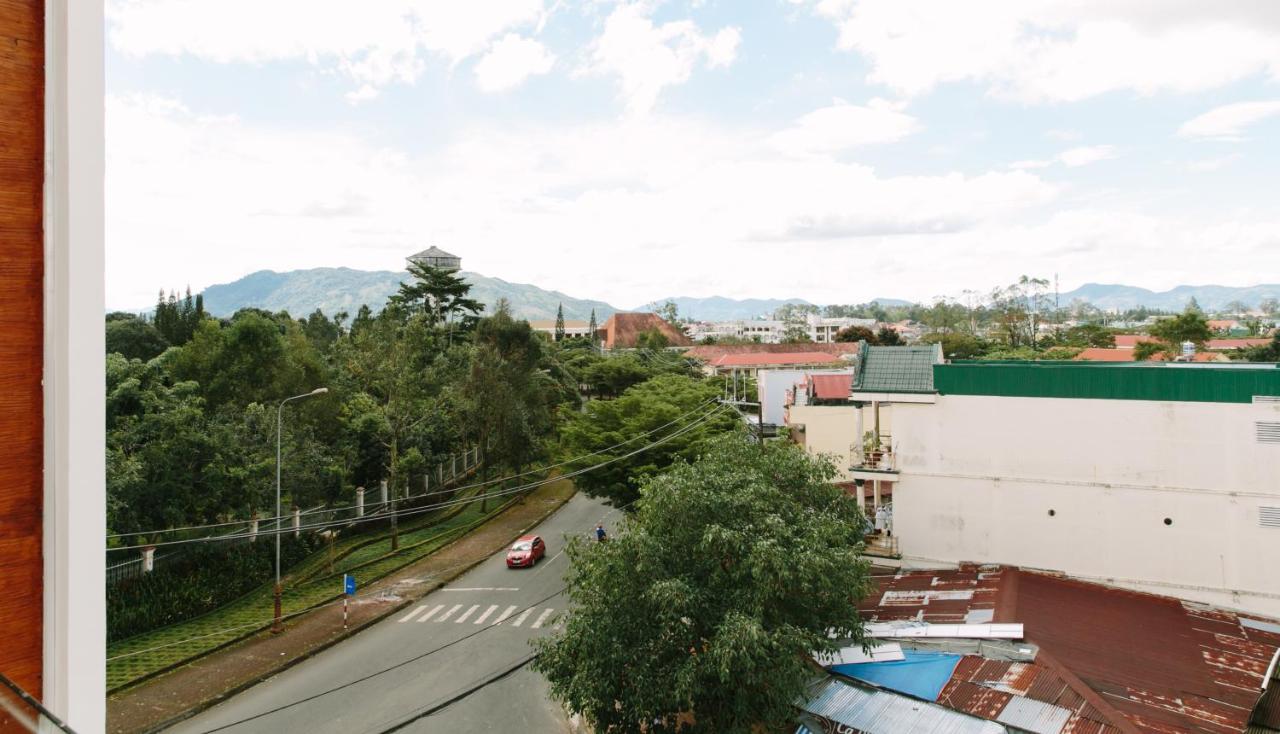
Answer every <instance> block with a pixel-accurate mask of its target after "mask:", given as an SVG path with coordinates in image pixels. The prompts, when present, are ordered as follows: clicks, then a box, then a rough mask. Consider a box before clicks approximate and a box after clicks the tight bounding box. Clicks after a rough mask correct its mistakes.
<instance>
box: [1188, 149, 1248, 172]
mask: <svg viewBox="0 0 1280 734" xmlns="http://www.w3.org/2000/svg"><path fill="white" fill-rule="evenodd" d="M1240 158H1241V156H1240V154H1239V153H1232V154H1230V155H1220V156H1216V157H1214V158H1202V159H1200V160H1196V161H1188V162H1187V163H1186V168H1187V170H1188V171H1195V172H1197V173H1204V172H1206V171H1220V170H1222V169H1223V168H1226V167H1227V166H1229V165H1231V164H1232V163H1235V162H1236V161H1238V160H1240Z"/></svg>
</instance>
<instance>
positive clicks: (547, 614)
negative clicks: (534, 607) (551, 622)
mask: <svg viewBox="0 0 1280 734" xmlns="http://www.w3.org/2000/svg"><path fill="white" fill-rule="evenodd" d="M554 611H555V610H554V609H547V610H544V611H543V612H542V614H539V615H538V618H537V619H535V620H534V621H533V628H534V629H538V628H539V627H541V626H542V623H543V622H545V621H547V617H550V616H551V613H552V612H554Z"/></svg>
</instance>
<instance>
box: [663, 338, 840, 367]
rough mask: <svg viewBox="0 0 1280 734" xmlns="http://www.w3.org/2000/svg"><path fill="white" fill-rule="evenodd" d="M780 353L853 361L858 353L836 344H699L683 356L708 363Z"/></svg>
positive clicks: (838, 343)
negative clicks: (814, 354) (728, 356)
mask: <svg viewBox="0 0 1280 734" xmlns="http://www.w3.org/2000/svg"><path fill="white" fill-rule="evenodd" d="M781 352H822V353H823V354H830V355H833V356H836V357H845V358H846V359H853V358H854V356H855V355H856V354H857V352H858V345H857V344H850V343H844V342H836V343H835V344H810V343H807V342H792V343H789V344H699V345H697V346H694V347H690V348H689V349H687V350H685V352H684V356H686V357H689V358H691V359H696V360H699V361H701V362H703V363H710V362H713V361H715V360H716V359H718V358H720V357H722V356H724V355H726V354H777V353H781Z"/></svg>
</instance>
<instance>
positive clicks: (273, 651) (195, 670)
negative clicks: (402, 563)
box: [107, 480, 574, 734]
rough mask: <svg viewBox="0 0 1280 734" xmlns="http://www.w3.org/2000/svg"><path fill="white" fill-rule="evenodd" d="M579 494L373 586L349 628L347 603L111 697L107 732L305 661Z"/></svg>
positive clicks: (525, 505) (538, 501)
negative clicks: (345, 619)
mask: <svg viewBox="0 0 1280 734" xmlns="http://www.w3.org/2000/svg"><path fill="white" fill-rule="evenodd" d="M573 493H574V489H573V484H572V482H569V481H568V480H562V481H559V482H554V483H552V484H547V485H543V486H542V487H539V488H538V489H536V490H534V491H533V493H531V494H530V495H529V496H527V497H525V498H524V499H523V500H521V501H519V502H517V503H515V504H514V505H512V506H511V507H510V508H508V509H507V510H505V511H503V512H502V513H501V514H499V515H497V516H496V517H494V518H493V519H492V520H489V521H488V522H486V523H485V524H484V525H482V526H480V527H478V528H476V529H475V530H473V531H472V532H470V533H468V534H467V535H465V536H463V537H462V538H459V539H458V540H456V541H454V542H453V543H450V544H449V545H447V546H445V547H444V548H441V549H440V550H439V551H436V552H435V553H433V554H432V555H430V556H428V557H427V558H424V559H422V560H420V561H418V562H416V563H414V564H412V565H409V566H406V567H405V568H402V569H400V570H399V571H397V572H395V573H393V574H391V575H390V576H388V577H386V578H384V579H382V580H380V581H377V582H375V583H373V584H371V585H370V586H369V587H368V588H367V589H364V590H362V591H361V593H360V594H359V595H358V596H357V597H355V598H353V599H352V600H351V603H350V605H349V607H348V613H349V616H348V627H347V629H345V630H344V629H343V627H342V604H341V603H338V604H333V605H330V606H327V607H323V608H320V609H317V610H315V611H313V612H309V613H307V614H304V615H300V616H298V617H295V618H293V619H292V620H289V621H287V622H286V624H285V629H284V631H283V632H282V633H280V634H278V635H272V634H270V633H269V632H264V633H262V634H259V635H256V636H254V637H250V638H248V639H246V640H244V641H242V642H239V643H236V644H235V645H232V646H230V647H227V648H223V649H221V650H218V651H217V652H214V653H212V654H210V655H206V656H205V657H202V658H200V659H198V660H195V661H193V662H191V663H188V664H186V665H184V666H182V667H179V668H177V669H175V670H173V671H170V672H168V673H165V674H163V675H160V676H158V677H156V678H153V679H150V680H148V681H145V682H143V683H141V684H139V685H137V686H134V687H132V688H129V689H126V690H124V691H121V692H119V693H117V694H115V695H113V696H111V697H109V698H108V699H107V730H108V731H110V732H113V733H120V734H129V733H131V732H151V731H158V730H159V729H162V728H164V727H166V726H170V725H172V724H174V723H176V722H177V721H180V720H182V719H184V718H187V717H189V716H192V715H194V714H196V713H199V712H200V711H203V710H204V709H206V708H208V707H210V706H213V705H214V704H217V703H218V702H220V701H222V700H224V699H226V698H228V697H230V696H232V695H234V694H236V693H238V692H240V691H242V690H244V689H246V688H249V687H250V686H252V685H254V684H255V683H257V682H258V681H261V680H263V679H265V678H267V677H270V676H272V675H274V674H276V673H278V672H280V671H281V670H284V669H285V668H288V667H290V666H291V665H294V664H296V663H299V662H301V661H303V660H306V659H307V658H309V657H311V656H313V655H315V654H316V653H318V652H320V651H321V650H323V649H325V648H327V647H329V646H330V645H333V644H335V643H337V642H340V641H342V640H344V639H346V638H347V637H350V636H351V635H353V634H356V633H357V632H359V631H360V630H362V629H364V628H366V627H368V626H369V625H371V624H373V623H374V622H377V621H379V620H381V619H382V618H383V617H386V616H388V615H390V614H392V613H394V612H396V611H397V610H399V609H400V608H402V607H405V606H408V605H410V604H413V603H414V602H416V601H417V600H418V599H420V598H422V597H424V596H426V595H427V594H429V593H430V592H432V591H435V590H436V589H438V588H439V587H441V586H443V585H444V584H446V583H448V582H449V581H451V580H453V579H454V578H457V577H458V576H460V575H462V574H463V573H465V572H466V571H467V570H468V569H470V568H471V567H472V566H475V565H476V564H478V563H480V562H481V561H483V560H484V559H486V558H488V557H489V556H491V555H493V554H494V553H497V552H498V551H499V550H502V549H503V548H504V547H506V546H507V545H508V544H509V543H511V541H512V540H513V539H514V538H516V537H517V536H519V535H521V534H523V533H524V532H525V531H527V530H528V529H529V528H531V527H533V526H534V525H537V524H538V523H539V522H541V521H542V520H543V519H544V518H545V517H547V516H548V515H550V514H551V513H552V512H555V511H556V510H557V509H559V508H560V506H561V505H563V504H564V503H565V502H566V501H568V499H569V498H570V497H572V496H573Z"/></svg>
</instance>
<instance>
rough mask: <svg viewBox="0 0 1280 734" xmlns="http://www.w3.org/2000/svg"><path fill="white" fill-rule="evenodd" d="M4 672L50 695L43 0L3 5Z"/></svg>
mask: <svg viewBox="0 0 1280 734" xmlns="http://www.w3.org/2000/svg"><path fill="white" fill-rule="evenodd" d="M0 111H2V112H0V673H4V674H5V675H7V676H8V677H9V678H11V679H13V680H14V681H15V682H17V683H18V685H20V686H22V687H23V688H25V689H27V691H29V692H30V693H32V694H33V695H35V696H37V697H39V696H40V695H41V685H40V682H41V679H40V674H41V649H42V644H43V643H42V638H43V635H42V626H41V625H42V605H43V599H44V594H43V586H42V579H43V561H42V559H41V548H40V543H41V499H42V495H43V488H42V477H41V474H42V471H43V465H44V457H43V452H44V444H43V436H42V434H43V424H44V419H43V413H42V406H43V396H42V393H41V389H40V383H41V376H42V372H43V359H44V356H43V355H44V343H43V341H44V328H43V322H42V308H43V300H42V298H43V283H42V281H43V277H44V243H43V229H42V225H41V199H42V195H41V187H42V185H43V158H44V3H43V2H41V0H0Z"/></svg>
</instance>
